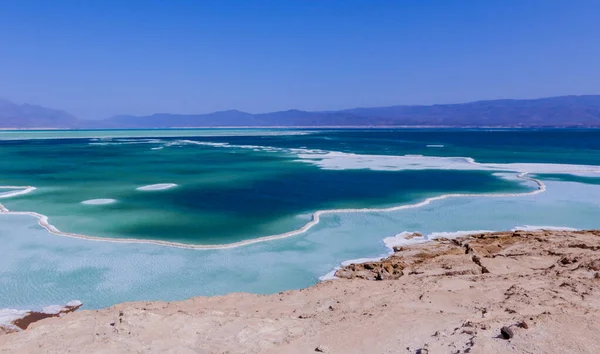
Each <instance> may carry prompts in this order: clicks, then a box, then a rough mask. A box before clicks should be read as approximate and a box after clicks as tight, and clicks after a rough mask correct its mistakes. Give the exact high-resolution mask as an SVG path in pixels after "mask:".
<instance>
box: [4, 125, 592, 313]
mask: <svg viewBox="0 0 600 354" xmlns="http://www.w3.org/2000/svg"><path fill="white" fill-rule="evenodd" d="M53 133H54V134H56V136H54V137H58V138H60V139H53V138H52V137H53V135H52V134H53ZM11 134H12V135H11ZM19 134H21V135H19V136H18V138H15V135H14V133H12V132H0V186H35V187H36V188H37V189H36V190H34V191H33V192H30V193H27V194H23V195H18V196H14V197H10V198H2V196H3V193H5V195H6V192H8V191H10V189H4V190H2V189H0V203H2V204H3V205H4V206H5V207H6V208H8V209H10V210H11V211H34V212H38V213H41V214H44V215H47V216H48V217H49V221H50V223H51V224H53V225H54V226H56V227H57V228H58V229H60V230H61V231H65V232H72V233H79V234H85V235H90V236H101V237H106V238H109V239H110V238H113V239H114V238H117V239H118V238H135V239H150V240H163V241H176V242H181V243H188V244H200V245H214V244H227V243H232V242H237V241H240V240H252V239H255V238H257V237H262V236H268V235H274V234H280V233H285V232H289V231H291V230H294V229H297V228H300V227H302V226H303V225H304V224H306V223H307V222H308V221H310V219H311V214H312V213H313V212H315V211H317V210H322V209H339V208H367V207H369V208H381V207H390V206H395V205H408V204H412V203H417V202H420V201H422V200H424V199H425V198H428V197H433V196H439V195H443V194H457V193H459V194H470V195H484V194H519V193H527V192H532V191H535V190H536V189H537V188H538V186H537V185H536V184H535V183H532V182H530V181H525V180H523V179H519V178H517V175H518V174H519V173H523V172H530V173H531V174H532V176H535V177H536V178H539V179H540V180H541V181H542V182H544V183H545V184H546V185H547V190H546V191H545V192H543V193H539V194H536V195H522V196H505V197H475V196H471V197H469V196H467V197H457V198H448V199H444V200H439V201H434V202H432V203H430V204H428V205H425V206H422V207H419V208H410V209H404V210H397V211H388V212H367V213H349V212H340V213H336V214H327V215H324V216H321V221H320V222H319V223H318V224H317V225H315V226H314V227H313V228H311V229H310V230H308V231H306V232H305V233H302V234H299V235H296V236H293V237H290V238H285V239H280V240H275V241H268V242H262V243H257V244H251V245H246V246H243V247H237V248H232V249H214V250H186V249H179V248H173V247H165V246H156V245H149V244H121V243H119V244H116V243H108V242H98V241H89V240H79V239H72V238H68V237H61V236H56V235H51V234H50V233H48V232H47V231H46V230H44V229H43V228H41V227H40V226H39V225H37V223H36V220H35V219H34V218H33V217H30V216H27V215H6V214H5V215H2V214H0V242H1V243H2V244H3V248H2V257H0V299H2V303H0V308H1V307H19V308H37V307H40V306H45V305H48V304H55V303H64V302H66V301H69V300H72V299H80V300H82V301H83V302H84V303H85V306H86V307H88V308H99V307H105V306H109V305H111V304H114V303H117V302H122V301H132V300H176V299H184V298H188V297H191V296H194V295H215V294H224V293H228V292H234V291H250V292H256V293H271V292H278V291H282V290H286V289H295V288H301V287H306V286H309V285H311V284H314V283H315V282H316V281H318V278H319V276H322V275H324V274H325V273H328V272H329V271H331V270H332V269H333V268H334V267H336V266H337V265H339V264H340V262H342V261H344V260H348V259H355V258H361V257H376V256H380V255H382V254H385V253H386V252H387V249H386V247H385V245H384V244H383V241H382V240H383V239H384V238H386V237H390V236H394V235H396V234H398V233H400V232H402V231H420V232H422V233H424V234H429V233H433V232H453V231H459V230H484V229H485V230H503V229H510V228H513V227H516V226H520V225H552V226H568V227H574V228H598V227H600V218H598V217H597V216H598V215H599V214H598V213H599V212H600V198H599V197H600V185H599V183H598V179H599V178H600V173H597V172H596V171H598V170H600V167H598V165H600V154H599V153H600V142H599V141H600V132H597V131H591V130H550V131H454V130H375V131H368V130H315V131H299V130H291V131H286V130H268V131H261V130H248V131H245V130H234V132H232V130H225V131H221V130H208V132H207V131H204V130H203V131H177V130H173V131H166V132H163V131H160V132H157V131H136V132H135V136H133V135H132V134H130V132H122V131H115V132H110V131H106V132H102V135H94V134H99V133H98V132H92V133H90V132H84V133H82V132H43V136H42V135H40V134H41V133H40V132H34V133H29V132H19ZM7 136H8V138H7ZM99 136H101V137H102V138H98V137H99ZM111 136H112V137H111ZM132 136H133V137H132ZM467 157H470V158H474V159H475V161H471V160H469V159H465V158H467ZM160 183H172V184H176V185H177V186H175V187H173V188H170V189H164V190H154V191H153V190H146V191H144V190H139V189H138V188H140V187H143V186H148V185H154V184H160ZM98 199H110V200H112V201H113V202H112V203H110V204H101V205H98V204H82V202H85V201H90V200H92V201H94V200H98Z"/></svg>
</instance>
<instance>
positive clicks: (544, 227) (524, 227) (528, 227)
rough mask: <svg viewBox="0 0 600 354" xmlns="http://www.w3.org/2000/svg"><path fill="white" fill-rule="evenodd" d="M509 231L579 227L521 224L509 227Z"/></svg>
mask: <svg viewBox="0 0 600 354" xmlns="http://www.w3.org/2000/svg"><path fill="white" fill-rule="evenodd" d="M511 231H579V229H575V228H572V227H566V226H537V225H523V226H517V227H515V228H513V229H511Z"/></svg>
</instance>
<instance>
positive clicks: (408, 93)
mask: <svg viewBox="0 0 600 354" xmlns="http://www.w3.org/2000/svg"><path fill="white" fill-rule="evenodd" d="M599 93H600V1H598V0H564V1H563V0H456V1H451V0H438V1H434V0H431V1H428V0H404V1H402V0H395V1H392V0H387V1H384V0H360V1H359V0H312V1H311V0H304V1H300V0H271V1H266V0H236V1H234V0H214V1H208V0H204V1H201V0H197V1H193V0H189V1H184V0H171V1H167V0H164V1H154V0H143V1H142V0H137V1H134V0H130V1H128V0H96V1H92V0H88V1H84V0H53V1H49V0H38V1H31V0H0V97H2V98H5V99H9V100H12V101H14V102H17V103H24V102H27V103H36V104H40V105H44V106H48V107H52V108H60V109H64V110H67V111H69V112H71V113H73V114H75V115H77V116H78V117H80V118H91V119H98V118H105V117H108V116H111V115H114V114H136V115H141V114H151V113H155V112H170V113H206V112H211V111H215V110H226V109H240V110H245V111H249V112H252V113H257V112H266V111H274V110H284V109H290V108H297V109H306V110H330V109H341V108H352V107H358V106H383V105H395V104H432V103H452V102H464V101H472V100H479V99H495V98H530V97H543V96H553V95H563V94H599Z"/></svg>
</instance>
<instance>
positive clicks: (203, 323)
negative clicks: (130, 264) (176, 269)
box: [0, 231, 600, 354]
mask: <svg viewBox="0 0 600 354" xmlns="http://www.w3.org/2000/svg"><path fill="white" fill-rule="evenodd" d="M336 276H337V277H338V278H340V279H338V280H333V281H326V282H322V283H319V284H317V285H315V286H312V287H310V288H307V289H303V290H298V291H287V292H283V293H279V294H274V295H253V294H229V295H226V296H216V297H197V298H193V299H189V300H186V301H180V302H171V303H166V302H136V303H125V304H119V305H116V306H113V307H110V308H107V309H103V310H98V311H90V310H85V311H77V312H73V313H69V314H66V315H64V316H61V317H54V318H45V319H42V320H40V321H38V322H35V323H31V324H28V328H27V329H25V330H22V331H18V332H16V333H10V334H5V335H0V353H65V352H74V353H76V352H85V353H101V352H102V353H310V352H324V353H422V354H424V353H511V352H513V353H598V352H600V336H598V335H597V334H598V330H599V329H600V325H599V324H600V296H599V295H600V291H599V289H600V231H532V232H526V231H516V232H497V233H485V234H476V235H470V236H465V237H461V238H457V239H444V238H440V239H437V240H435V241H432V242H428V243H424V244H417V245H411V246H406V247H399V248H396V249H395V252H394V254H393V255H391V256H390V257H388V258H386V259H383V260H381V261H378V262H369V263H363V264H351V265H348V266H346V267H343V268H341V269H340V270H338V271H337V272H336Z"/></svg>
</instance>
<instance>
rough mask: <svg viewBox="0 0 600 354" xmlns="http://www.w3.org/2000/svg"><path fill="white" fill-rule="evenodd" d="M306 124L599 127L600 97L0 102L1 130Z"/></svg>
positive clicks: (316, 125) (292, 125) (293, 125)
mask: <svg viewBox="0 0 600 354" xmlns="http://www.w3.org/2000/svg"><path fill="white" fill-rule="evenodd" d="M224 126H226V127H258V126H265V127H269V126H272V127H275V126H287V127H301V126H314V127H319V126H365V127H369V126H449V127H467V126H468V127H473V126H486V127H494V126H495V127H556V126H565V127H600V95H587V96H559V97H549V98H540V99H527V100H516V99H514V100H513V99H502V100H489V101H476V102H469V103H459V104H437V105H430V106H423V105H415V106H389V107H369V108H353V109H346V110H339V111H320V112H308V111H301V110H295V109H292V110H287V111H279V112H270V113H261V114H252V113H247V112H242V111H238V110H229V111H219V112H213V113H208V114H170V113H156V114H153V115H149V116H132V115H119V116H114V117H111V118H108V119H104V120H97V121H91V120H78V119H77V118H75V117H74V116H72V115H70V114H68V113H66V112H63V111H57V110H51V109H47V108H43V107H40V106H33V105H27V104H25V105H16V104H14V103H11V102H8V101H0V128H30V127H38V128H87V129H100V128H132V129H133V128H138V129H139V128H173V127H224Z"/></svg>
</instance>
